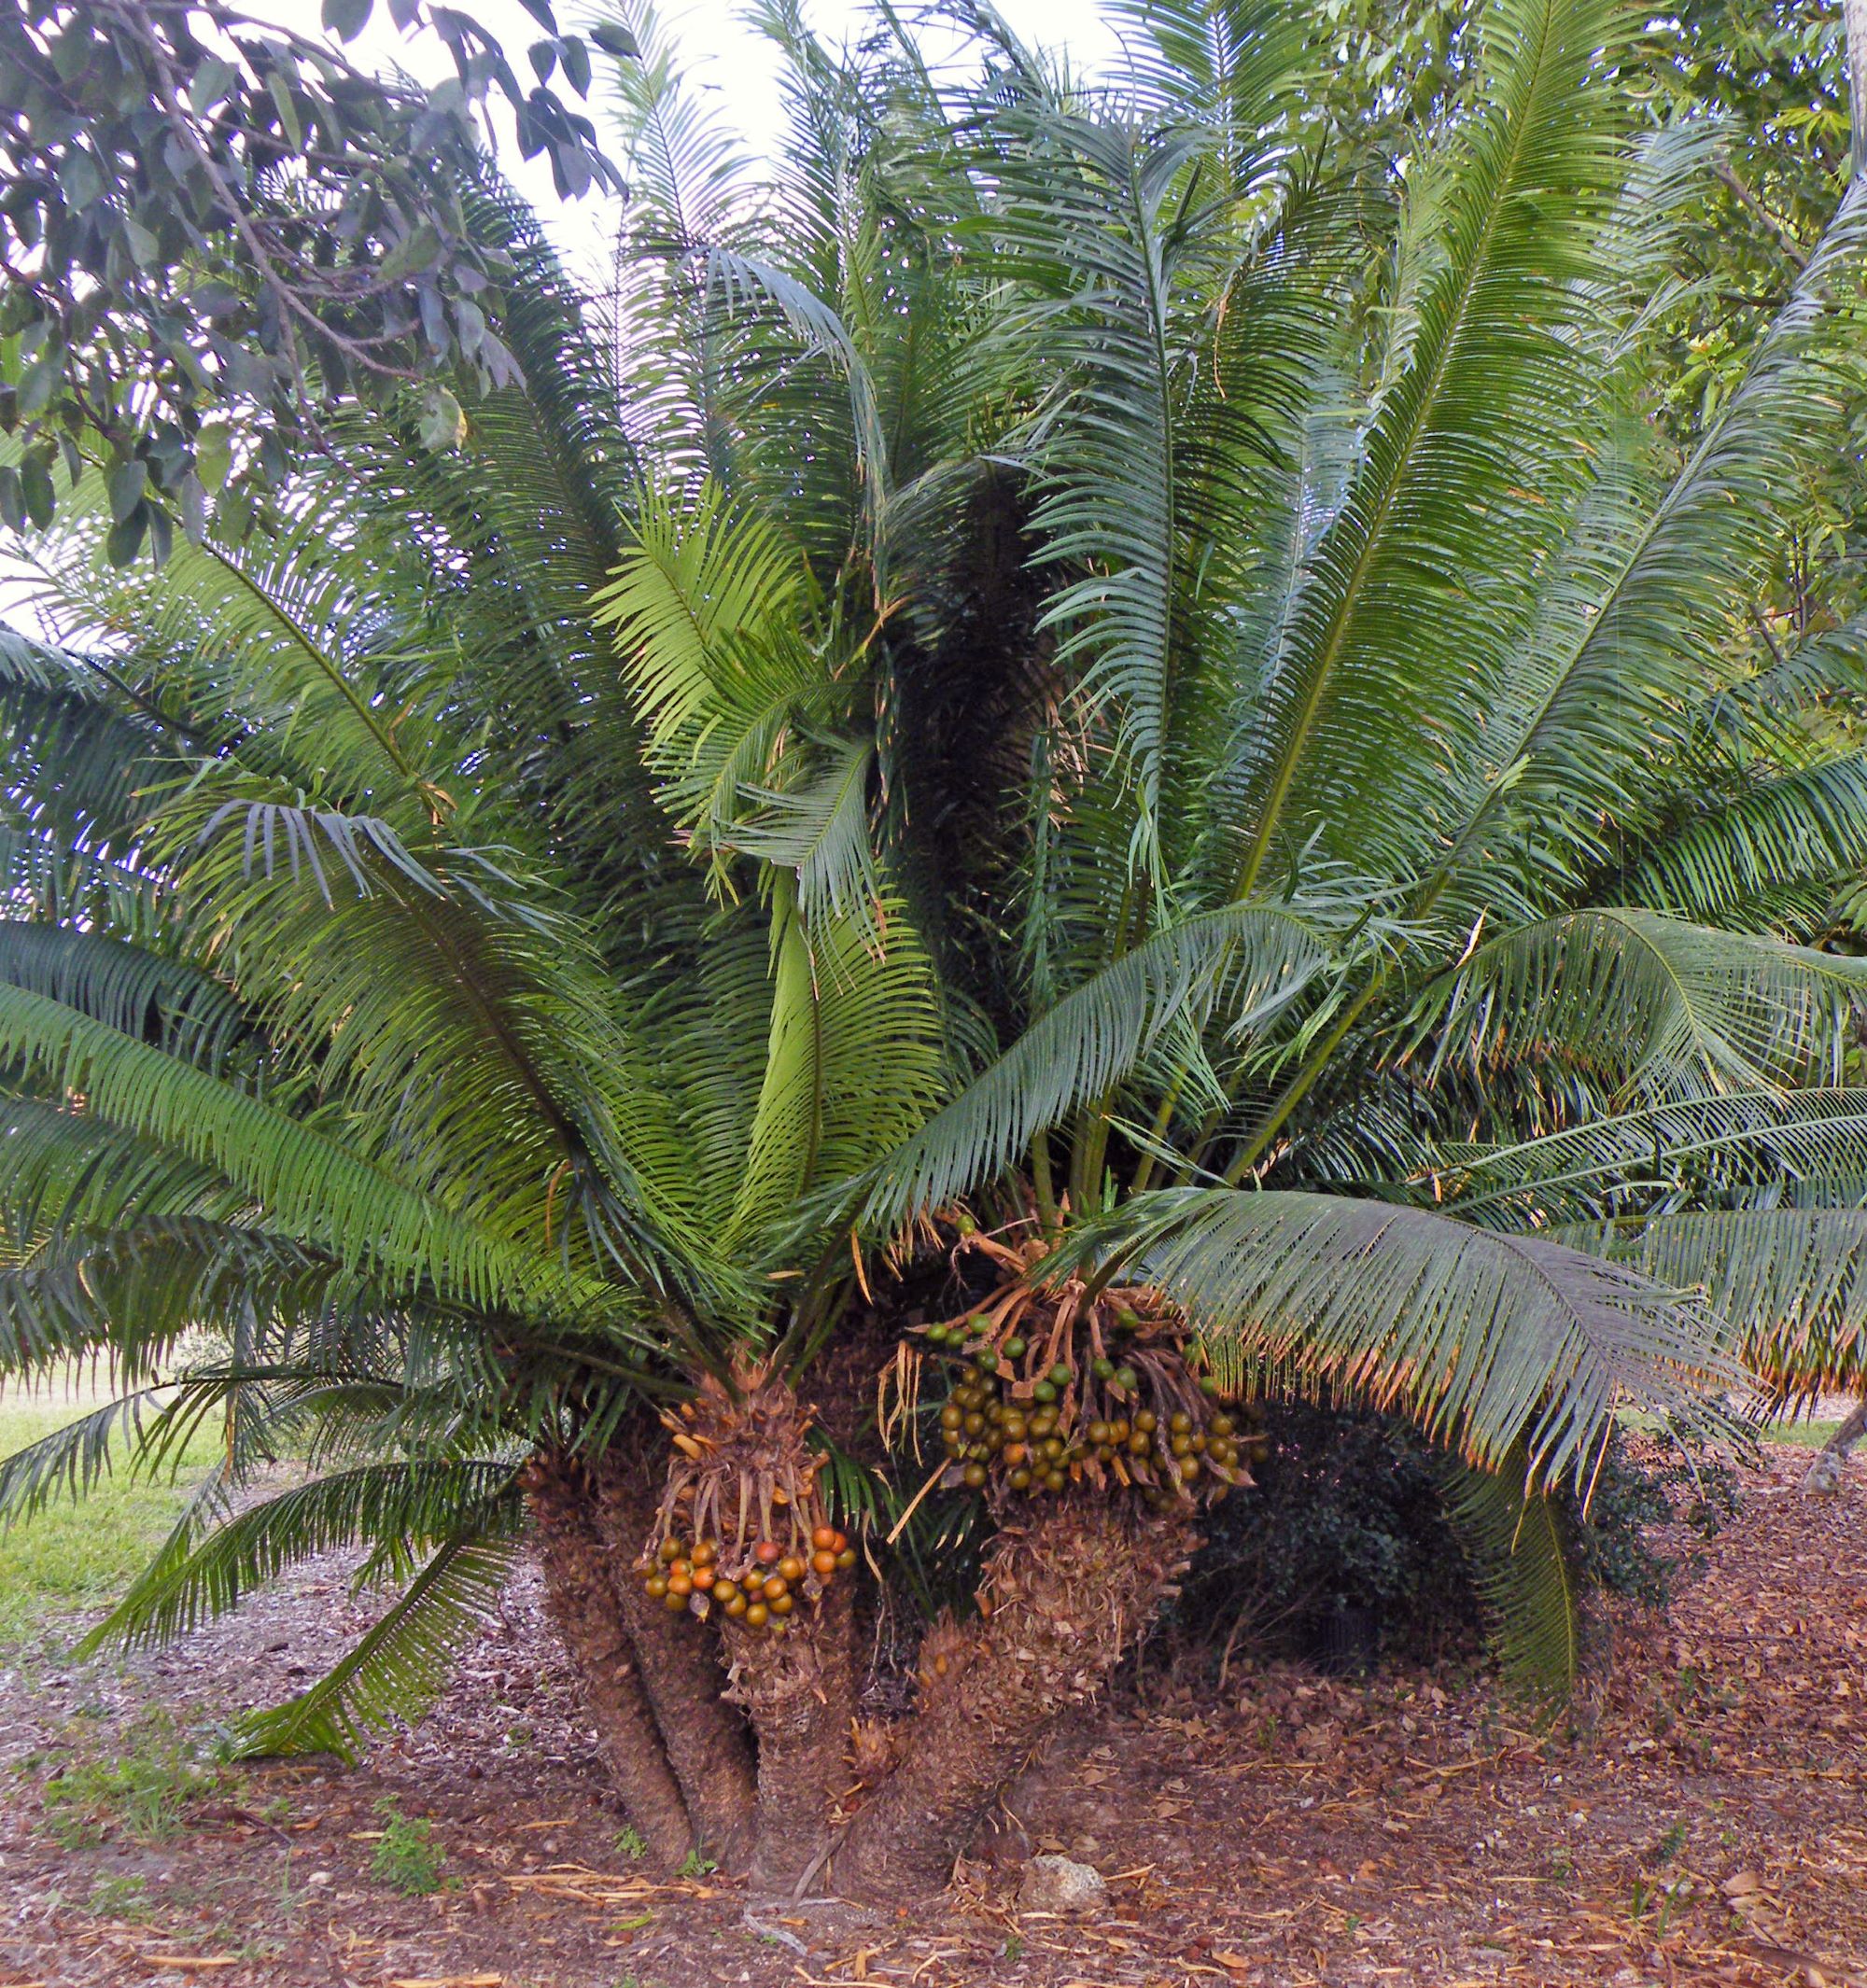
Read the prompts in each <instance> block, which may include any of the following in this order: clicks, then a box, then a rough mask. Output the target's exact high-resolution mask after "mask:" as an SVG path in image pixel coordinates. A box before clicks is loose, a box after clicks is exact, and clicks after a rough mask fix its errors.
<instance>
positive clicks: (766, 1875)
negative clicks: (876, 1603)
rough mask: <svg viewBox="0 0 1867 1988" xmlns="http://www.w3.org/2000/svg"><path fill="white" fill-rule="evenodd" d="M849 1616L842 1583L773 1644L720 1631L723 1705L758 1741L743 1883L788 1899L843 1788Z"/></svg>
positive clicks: (852, 1698)
mask: <svg viewBox="0 0 1867 1988" xmlns="http://www.w3.org/2000/svg"><path fill="white" fill-rule="evenodd" d="M854 1629H855V1623H854V1611H853V1608H852V1607H851V1604H850V1600H849V1586H848V1584H847V1583H839V1584H838V1585H837V1586H835V1587H834V1588H832V1589H829V1590H828V1591H827V1592H826V1593H825V1595H824V1596H823V1599H822V1601H821V1603H819V1604H818V1605H817V1606H816V1607H815V1608H814V1609H812V1610H810V1611H809V1612H808V1613H806V1612H805V1611H803V1610H799V1611H798V1613H797V1614H795V1615H793V1617H791V1628H790V1630H789V1632H788V1633H787V1634H785V1635H783V1636H781V1637H773V1636H770V1635H767V1634H765V1633H764V1632H763V1631H757V1630H745V1629H741V1628H740V1627H739V1626H738V1624H737V1623H732V1624H729V1625H728V1627H727V1630H726V1638H725V1640H726V1651H727V1656H728V1659H729V1660H730V1663H731V1673H730V1682H729V1684H728V1686H727V1695H728V1696H729V1697H730V1698H731V1699H732V1700H733V1701H734V1702H735V1703H736V1704H739V1705H743V1706H744V1707H745V1709H746V1714H747V1716H748V1717H749V1718H750V1719H751V1723H752V1729H753V1731H754V1732H755V1733H756V1734H757V1735H758V1820H757V1828H756V1834H755V1838H754V1841H753V1847H752V1864H751V1880H752V1883H753V1886H754V1887H755V1888H756V1889H758V1890H760V1891H764V1892H789V1891H791V1890H793V1888H794V1887H795V1886H797V1885H798V1884H799V1883H802V1882H803V1881H804V1880H805V1879H806V1878H807V1877H808V1876H810V1875H811V1874H813V1872H814V1871H815V1869H817V1868H819V1867H820V1866H821V1862H822V1859H823V1853H824V1851H825V1850H826V1849H827V1847H828V1845H829V1830H830V1806H831V1803H832V1801H833V1800H834V1799H835V1796H836V1795H837V1794H838V1793H840V1792H841V1791H842V1790H843V1789H844V1788H845V1787H846V1786H847V1785H848V1784H849V1743H850V1733H851V1729H852V1726H853V1724H854V1719H855V1709H856V1670H855V1652H854V1647H853V1643H854Z"/></svg>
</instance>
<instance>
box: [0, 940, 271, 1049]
mask: <svg viewBox="0 0 1867 1988" xmlns="http://www.w3.org/2000/svg"><path fill="white" fill-rule="evenodd" d="M0 981H4V982H6V983H7V985H8V986H11V987H21V988H24V989H25V990H27V991H28V992H30V993H35V994H42V995H44V996H45V997H46V998H47V999H48V1000H49V1001H58V1002H60V1003H62V1004H63V1006H65V1007H68V1008H75V1009H77V1011H78V1013H80V1014H82V1015H90V1016H91V1018H92V1019H93V1020H95V1021H99V1022H102V1023H103V1024H104V1025H105V1028H108V1029H117V1030H118V1031H119V1032H120V1033H122V1034H125V1035H132V1036H134V1037H136V1038H137V1039H138V1040H139V1041H142V1042H147V1043H153V1044H154V1045H156V1046H157V1047H160V1048H161V1049H162V1050H164V1051H165V1052H166V1053H167V1054H168V1055H170V1056H175V1057H181V1058H183V1059H184V1060H186V1061H188V1062H191V1063H199V1064H201V1065H203V1066H204V1068H206V1069H209V1070H213V1069H216V1068H218V1066H219V1065H220V1064H221V1063H222V1062H223V1060H224V1059H225V1057H226V1055H227V1052H228V1050H229V1048H230V1047H231V1046H232V1043H234V1041H235V1040H236V1039H237V1038H238V1037H239V1035H240V1034H241V1032H242V1030H243V1029H245V1027H246V1016H245V1015H243V1013H242V1011H241V1008H240V1003H239V1001H237V1000H236V999H235V997H234V994H233V991H232V988H231V987H228V986H226V984H225V983H224V982H222V981H219V980H217V979H216V978H214V977H213V975H211V974H209V973H204V972H202V970H201V969H200V968H199V967H197V966H195V965H193V964H192V963H191V962H190V961H189V960H186V959H176V958H175V957H174V956H172V955H169V954H163V953H156V952H150V951H149V950H147V948H146V947H144V946H140V945H131V944H129V943H127V942H126V941H124V940H122V939H119V938H116V937H113V936H111V935H110V934H108V933H106V932H101V931H92V930H88V929H86V928H83V927H79V926H73V925H44V924H40V923H38V922H36V921H34V922H31V923H26V922H14V921H11V920H7V919H4V918H0Z"/></svg>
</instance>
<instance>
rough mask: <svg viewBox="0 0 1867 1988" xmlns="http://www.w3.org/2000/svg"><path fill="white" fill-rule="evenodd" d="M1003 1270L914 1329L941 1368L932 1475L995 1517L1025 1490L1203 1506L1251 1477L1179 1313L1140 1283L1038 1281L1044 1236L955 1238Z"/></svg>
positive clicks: (1257, 1454)
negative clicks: (939, 1468)
mask: <svg viewBox="0 0 1867 1988" xmlns="http://www.w3.org/2000/svg"><path fill="white" fill-rule="evenodd" d="M969 1250H983V1251H986V1252H988V1253H990V1254H991V1255H992V1256H993V1257H994V1258H996V1259H997V1260H998V1262H999V1263H1000V1265H1001V1267H1003V1269H1004V1271H1005V1272H1006V1273H1007V1274H1006V1275H1005V1276H1004V1278H1003V1279H1002V1281H1000V1283H999V1284H998V1286H997V1287H996V1288H995V1289H994V1290H993V1291H991V1292H990V1294H989V1295H987V1296H986V1297H984V1298H982V1299H980V1300H979V1301H978V1302H976V1303H975V1304H973V1305H972V1306H969V1307H968V1309H966V1310H965V1311H963V1312H962V1313H960V1314H959V1315H958V1316H957V1317H954V1318H951V1319H948V1320H944V1321H941V1322H939V1323H934V1324H932V1325H925V1326H919V1327H916V1328H914V1330H913V1333H912V1334H911V1335H910V1337H913V1338H916V1339H918V1340H919V1342H920V1345H921V1347H922V1349H923V1351H926V1352H929V1353H931V1354H932V1355H933V1356H934V1358H935V1359H937V1360H938V1361H940V1362H941V1363H943V1364H944V1365H945V1367H946V1369H947V1371H948V1376H949V1380H950V1386H949V1392H948V1396H947V1399H946V1401H945V1402H944V1404H942V1406H941V1407H940V1411H939V1427H940V1440H941V1444H942V1446H943V1448H944V1449H945V1450H946V1453H947V1458H948V1469H947V1473H946V1476H945V1477H944V1479H943V1482H945V1483H946V1484H948V1486H949V1487H951V1488H955V1489H957V1488H962V1487H963V1488H964V1489H966V1490H968V1491H975V1492H978V1493H981V1494H983V1495H984V1496H986V1497H987V1499H988V1500H989V1501H990V1503H991V1505H993V1507H994V1509H996V1510H998V1511H999V1512H1000V1513H1001V1515H1003V1513H1004V1508H1005V1507H1006V1506H1007V1505H1012V1504H1014V1503H1015V1502H1017V1501H1019V1500H1022V1499H1027V1498H1044V1497H1046V1496H1055V1495H1056V1494H1058V1493H1059V1492H1062V1491H1070V1490H1073V1489H1082V1490H1085V1491H1088V1492H1090V1493H1093V1494H1099V1495H1104V1496H1116V1495H1125V1496H1130V1497H1134V1498H1138V1499H1140V1500H1141V1501H1143V1502H1144V1503H1145V1504H1147V1505H1150V1506H1152V1507H1153V1508H1154V1509H1156V1510H1158V1511H1167V1510H1170V1509H1172V1508H1175V1507H1182V1508H1184V1507H1186V1506H1188V1505H1195V1504H1200V1503H1213V1502H1215V1501H1216V1500H1218V1499H1220V1498H1223V1497H1224V1496H1225V1495H1226V1494H1227V1493H1228V1491H1233V1490H1235V1489H1237V1488H1239V1487H1240V1486H1242V1485H1248V1484H1250V1483H1251V1481H1252V1477H1251V1470H1250V1464H1251V1463H1253V1462H1261V1461H1262V1459H1263V1455H1264V1452H1265V1450H1266V1449H1267V1448H1268V1446H1267V1445H1265V1444H1264V1443H1263V1442H1262V1440H1261V1438H1257V1437H1256V1435H1254V1434H1252V1433H1249V1431H1250V1429H1251V1427H1252V1426H1254V1418H1253V1415H1252V1412H1251V1410H1249V1409H1248V1408H1247V1409H1237V1408H1233V1407H1231V1406H1230V1405H1229V1404H1228V1400H1227V1398H1226V1395H1225V1393H1224V1391H1223V1390H1222V1389H1221V1388H1220V1387H1219V1386H1218V1384H1217V1383H1216V1381H1215V1380H1214V1379H1213V1378H1212V1377H1210V1376H1204V1375H1201V1374H1200V1372H1199V1371H1198V1370H1197V1365H1196V1358H1195V1355H1196V1349H1195V1347H1194V1345H1193V1342H1192V1335H1191V1333H1190V1332H1189V1331H1188V1329H1187V1326H1186V1320H1185V1319H1184V1317H1183V1316H1181V1314H1180V1313H1179V1312H1177V1311H1176V1310H1175V1309H1173V1307H1172V1306H1171V1305H1170V1304H1169V1303H1168V1302H1167V1301H1166V1299H1165V1298H1164V1296H1163V1295H1162V1294H1161V1293H1159V1292H1158V1291H1157V1290H1155V1289H1153V1288H1152V1287H1150V1286H1147V1285H1117V1286H1111V1287H1109V1288H1107V1289H1105V1290H1103V1291H1101V1292H1099V1293H1096V1294H1094V1295H1091V1294H1090V1292H1089V1290H1088V1287H1087V1286H1086V1285H1085V1284H1083V1283H1082V1282H1080V1281H1076V1280H1068V1281H1063V1282H1061V1283H1060V1284H1058V1285H1055V1286H1044V1285H1041V1284H1039V1283H1038V1282H1037V1281H1036V1278H1037V1277H1038V1276H1039V1275H1041V1271H1040V1269H1039V1266H1040V1265H1041V1263H1042V1260H1043V1257H1044V1254H1045V1253H1046V1252H1045V1245H1044V1244H1043V1243H1042V1242H1031V1243H1027V1244H1025V1245H1023V1246H1022V1248H1011V1247H1008V1246H1006V1245H1005V1244H1004V1243H1001V1242H998V1241H996V1240H994V1239H990V1238H986V1237H982V1236H978V1235H976V1234H975V1235H967V1236H964V1237H962V1240H961V1242H960V1244H959V1247H958V1249H957V1250H956V1251H955V1255H956V1256H957V1255H959V1254H961V1253H963V1252H966V1251H969Z"/></svg>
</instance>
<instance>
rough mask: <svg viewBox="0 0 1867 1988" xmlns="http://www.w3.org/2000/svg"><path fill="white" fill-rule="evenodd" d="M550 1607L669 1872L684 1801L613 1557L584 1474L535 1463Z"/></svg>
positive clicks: (681, 1849) (600, 1748)
mask: <svg viewBox="0 0 1867 1988" xmlns="http://www.w3.org/2000/svg"><path fill="white" fill-rule="evenodd" d="M526 1491H527V1494H528V1497H529V1501H530V1505H531V1511H532V1518H533V1520H534V1523H535V1525H536V1527H537V1533H538V1543H539V1555H540V1561H541V1562H542V1566H543V1573H544V1593H545V1602H546V1605H547V1606H548V1608H549V1609H550V1612H551V1617H552V1619H553V1621H554V1623H555V1624H556V1625H557V1632H558V1634H559V1635H560V1636H562V1638H563V1639H564V1645H565V1648H566V1649H567V1650H568V1651H569V1656H570V1661H571V1666H572V1668H573V1669H574V1670H575V1672H576V1673H577V1677H578V1680H579V1682H580V1684H581V1685H582V1687H583V1702H584V1710H585V1712H586V1714H587V1715H588V1716H589V1718H590V1721H591V1723H592V1725H594V1726H595V1728H596V1729H597V1754H598V1757H600V1758H601V1760H602V1762H603V1766H604V1769H605V1771H607V1772H608V1774H609V1777H610V1784H611V1787H613V1788H614V1790H615V1792H616V1793H617V1795H618V1796H620V1797H621V1799H622V1802H623V1806H624V1807H625V1809H626V1810H627V1812H628V1817H629V1821H630V1822H631V1823H632V1824H633V1825H634V1826H635V1827H636V1828H637V1829H638V1830H639V1831H640V1833H641V1836H642V1839H643V1841H645V1842H646V1843H647V1845H648V1849H649V1855H650V1856H651V1857H653V1860H654V1861H655V1863H656V1864H657V1865H659V1866H660V1867H662V1868H663V1869H672V1868H673V1867H674V1866H675V1865H676V1864H678V1863H679V1862H680V1861H681V1858H682V1857H684V1856H685V1855H687V1853H688V1852H689V1851H690V1850H691V1849H692V1848H693V1844H694V1834H693V1827H692V1825H691V1823H690V1820H689V1817H688V1813H687V1804H686V1802H685V1801H684V1800H683V1799H682V1798H681V1788H680V1785H679V1784H678V1783H677V1782H676V1780H675V1778H674V1771H673V1770H672V1768H671V1767H670V1766H669V1765H668V1759H667V1750H666V1749H665V1748H664V1747H663V1745H662V1742H661V1731H660V1728H659V1727H658V1725H657V1724H656V1721H655V1715H654V1710H653V1706H652V1705H651V1704H650V1702H649V1698H648V1693H647V1692H646V1690H645V1689H644V1688H643V1686H642V1681H641V1676H640V1673H639V1671H638V1669H637V1665H636V1656H635V1651H634V1648H633V1646H632V1645H631V1644H630V1641H629V1637H628V1635H627V1632H626V1631H625V1629H624V1627H623V1622H622V1617H621V1616H620V1614H619V1613H618V1611H617V1606H616V1590H615V1586H614V1583H613V1582H612V1581H611V1576H610V1559H611V1556H610V1552H609V1548H608V1547H607V1546H606V1545H605V1543H604V1541H603V1540H602V1539H601V1537H600V1536H599V1535H598V1533H597V1528H596V1525H595V1523H594V1520H593V1508H594V1501H593V1497H592V1488H591V1486H590V1484H589V1482H588V1479H587V1478H586V1477H584V1475H583V1472H582V1471H581V1470H580V1469H577V1468H576V1467H574V1466H564V1465H561V1464H558V1463H553V1462H551V1461H547V1460H540V1461H539V1462H536V1463H533V1465H532V1467H531V1470H530V1471H529V1473H528V1474H527V1477H526Z"/></svg>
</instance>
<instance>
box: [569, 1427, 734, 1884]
mask: <svg viewBox="0 0 1867 1988" xmlns="http://www.w3.org/2000/svg"><path fill="white" fill-rule="evenodd" d="M659 1494H660V1486H659V1484H658V1483H655V1482H654V1481H653V1479H652V1478H650V1477H649V1476H648V1474H647V1473H646V1471H645V1470H643V1469H639V1468H631V1467H630V1466H629V1465H628V1464H626V1463H618V1464H615V1465H613V1466H611V1469H610V1470H609V1471H607V1472H606V1474H605V1477H604V1481H603V1493H602V1500H601V1505H600V1510H599V1515H598V1523H599V1525H600V1527H601V1530H602V1534H603V1538H604V1542H605V1544H606V1546H607V1547H608V1548H609V1555H610V1566H611V1573H612V1575H613V1581H614V1588H615V1593H616V1599H617V1603H618V1605H619V1607H620V1609H621V1612H622V1619H623V1623H624V1625H625V1628H626V1630H627V1631H628V1635H629V1640H630V1641H631V1643H632V1644H633V1645H634V1647H635V1653H636V1660H637V1664H638V1666H639V1672H640V1676H641V1681H642V1685H643V1687H644V1688H645V1690H646V1692H647V1695H648V1700H649V1702H650V1704H651V1705H652V1706H653V1712H654V1719H655V1723H656V1725H657V1726H658V1728H659V1729H660V1733H661V1740H662V1744H663V1746H664V1748H665V1749H666V1751H667V1760H668V1764H669V1765H670V1767H671V1768H672V1769H673V1771H674V1778H675V1781H676V1782H677V1784H678V1785H679V1786H680V1789H681V1795H682V1797H683V1798H684V1799H685V1802H686V1805H687V1813H688V1814H689V1816H690V1817H691V1818H692V1820H693V1824H694V1830H695V1835H696V1836H697V1837H698V1838H699V1840H700V1843H701V1845H702V1847H703V1848H704V1849H705V1851H706V1853H707V1855H709V1856H710V1857H711V1858H712V1859H713V1860H714V1861H715V1862H716V1863H718V1864H720V1865H721V1866H723V1868H725V1869H740V1868H742V1867H743V1865H744V1862H745V1859H746V1857H747V1855H748V1854H749V1853H750V1851H751V1840H752V1813H753V1807H754V1802H755V1784H754V1781H753V1772H752V1754H751V1745H750V1744H749V1743H748V1740H747V1734H746V1728H745V1722H744V1720H743V1719H741V1718H740V1717H739V1715H737V1713H736V1712H735V1711H734V1710H733V1708H732V1706H731V1705H729V1704H727V1703H726V1702H725V1701H724V1700H723V1698H722V1696H721V1693H720V1673H719V1671H718V1669H717V1668H716V1666H715V1665H714V1663H713V1660H712V1653H711V1650H710V1648H709V1645H711V1643H712V1641H713V1632H712V1631H711V1630H710V1629H709V1627H707V1626H706V1625H704V1624H702V1623H699V1622H696V1621H695V1620H694V1619H693V1617H691V1616H688V1615H684V1614H671V1613H670V1612H669V1611H668V1610H667V1609H666V1608H665V1607H664V1606H663V1605H662V1604H661V1603H659V1602H657V1601H655V1600H654V1599H653V1597H651V1596H650V1595H649V1594H648V1593H647V1591H646V1590H645V1589H644V1588H643V1586H642V1583H641V1580H640V1577H639V1575H637V1574H636V1572H635V1571H634V1570H635V1563H636V1561H637V1559H638V1557H639V1554H640V1552H641V1547H642V1542H643V1540H644V1539H645V1538H646V1537H647V1536H648V1533H649V1531H650V1528H651V1526H652V1524H653V1519H654V1511H655V1505H656V1502H657V1499H658V1497H659Z"/></svg>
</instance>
